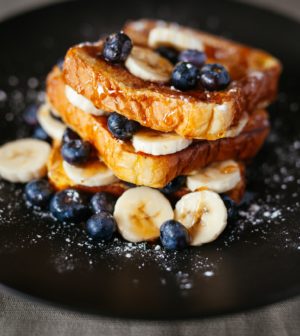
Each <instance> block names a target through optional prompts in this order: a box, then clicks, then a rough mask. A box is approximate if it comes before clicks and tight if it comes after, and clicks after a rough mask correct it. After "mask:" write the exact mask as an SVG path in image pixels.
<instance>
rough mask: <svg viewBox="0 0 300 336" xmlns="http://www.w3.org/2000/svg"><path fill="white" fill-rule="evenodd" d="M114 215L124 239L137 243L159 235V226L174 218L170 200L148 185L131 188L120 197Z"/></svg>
mask: <svg viewBox="0 0 300 336" xmlns="http://www.w3.org/2000/svg"><path fill="white" fill-rule="evenodd" d="M114 217H115V220H116V222H117V225H118V229H119V231H120V233H121V235H122V236H123V238H124V239H126V240H128V241H130V242H133V243H136V242H140V241H145V240H152V239H155V238H158V237H159V228H160V226H161V225H162V224H163V222H165V221H166V220H169V219H173V217H174V213H173V209H172V207H171V204H170V202H169V201H168V200H167V199H166V198H165V196H163V195H162V194H161V193H160V192H159V191H157V190H155V189H151V188H148V187H137V188H131V189H129V190H127V191H125V192H124V193H123V195H122V196H121V197H120V198H119V199H118V201H117V203H116V206H115V211H114Z"/></svg>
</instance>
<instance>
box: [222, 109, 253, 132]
mask: <svg viewBox="0 0 300 336" xmlns="http://www.w3.org/2000/svg"><path fill="white" fill-rule="evenodd" d="M248 120H249V116H248V113H244V114H243V116H242V118H241V119H240V121H239V122H238V124H237V125H236V126H235V127H232V128H230V129H228V130H227V131H226V132H225V138H234V137H236V136H237V135H239V134H241V132H242V131H243V129H244V128H245V126H246V125H247V123H248Z"/></svg>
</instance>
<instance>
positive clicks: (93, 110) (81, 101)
mask: <svg viewBox="0 0 300 336" xmlns="http://www.w3.org/2000/svg"><path fill="white" fill-rule="evenodd" d="M65 95H66V97H67V99H68V100H69V102H70V103H71V104H72V105H73V106H75V107H77V108H79V109H80V110H82V111H83V112H85V113H88V114H92V115H95V116H101V115H103V114H105V112H104V111H103V110H101V109H98V108H97V107H96V106H95V105H94V104H93V103H92V102H91V101H90V100H89V99H87V98H86V97H84V96H83V95H81V94H79V93H77V92H76V91H75V90H74V89H72V88H71V86H69V85H66V86H65Z"/></svg>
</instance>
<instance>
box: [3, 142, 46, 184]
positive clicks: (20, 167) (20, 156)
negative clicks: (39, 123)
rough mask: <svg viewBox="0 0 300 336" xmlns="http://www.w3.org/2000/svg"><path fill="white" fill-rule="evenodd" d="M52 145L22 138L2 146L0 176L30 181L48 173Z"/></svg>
mask: <svg viewBox="0 0 300 336" xmlns="http://www.w3.org/2000/svg"><path fill="white" fill-rule="evenodd" d="M50 150H51V148H50V145H49V144H48V143H47V142H44V141H41V140H36V139H21V140H16V141H12V142H8V143H6V144H5V145H3V146H2V147H0V176H1V177H2V178H4V179H5V180H7V181H10V182H22V183H25V182H28V181H30V180H33V179H35V178H40V177H42V176H44V175H46V173H47V169H46V164H47V160H48V156H49V155H50Z"/></svg>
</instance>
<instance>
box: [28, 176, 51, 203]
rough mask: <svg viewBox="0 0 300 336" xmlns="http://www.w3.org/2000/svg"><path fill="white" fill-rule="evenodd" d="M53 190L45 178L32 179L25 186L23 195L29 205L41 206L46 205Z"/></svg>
mask: <svg viewBox="0 0 300 336" xmlns="http://www.w3.org/2000/svg"><path fill="white" fill-rule="evenodd" d="M53 194H54V190H53V188H52V186H51V185H50V183H49V182H48V181H47V180H44V179H39V180H33V181H31V182H29V183H27V184H26V186H25V197H26V200H27V201H28V202H29V203H30V204H31V205H36V206H39V207H41V208H45V207H47V206H48V204H49V202H50V199H51V198H52V195H53Z"/></svg>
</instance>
